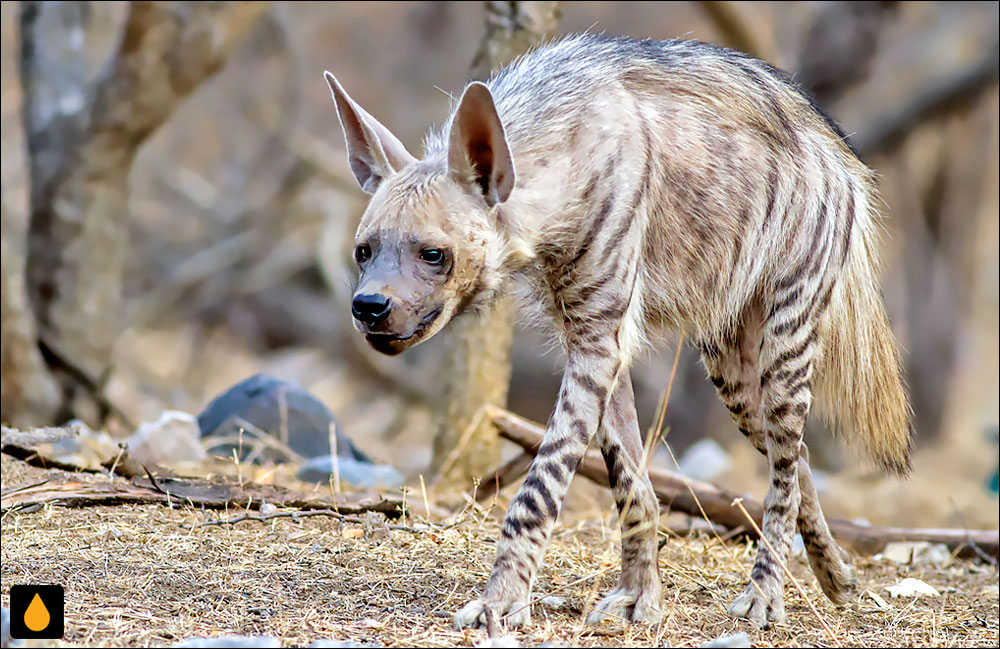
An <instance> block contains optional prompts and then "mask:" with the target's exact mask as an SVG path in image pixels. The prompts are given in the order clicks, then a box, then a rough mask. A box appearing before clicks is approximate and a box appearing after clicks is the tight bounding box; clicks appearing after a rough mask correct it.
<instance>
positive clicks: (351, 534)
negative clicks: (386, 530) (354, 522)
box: [340, 527, 365, 539]
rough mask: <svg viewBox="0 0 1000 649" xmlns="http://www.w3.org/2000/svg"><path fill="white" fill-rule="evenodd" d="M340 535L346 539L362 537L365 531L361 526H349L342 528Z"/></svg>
mask: <svg viewBox="0 0 1000 649" xmlns="http://www.w3.org/2000/svg"><path fill="white" fill-rule="evenodd" d="M340 535H341V536H342V537H344V538H345V539H361V538H364V536H365V531H364V530H363V529H361V528H360V527H348V528H345V529H343V530H341V532H340Z"/></svg>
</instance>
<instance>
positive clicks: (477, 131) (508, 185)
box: [448, 82, 514, 206]
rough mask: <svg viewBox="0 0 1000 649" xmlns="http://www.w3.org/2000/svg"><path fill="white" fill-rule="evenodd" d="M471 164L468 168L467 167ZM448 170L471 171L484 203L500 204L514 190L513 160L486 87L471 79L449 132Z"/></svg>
mask: <svg viewBox="0 0 1000 649" xmlns="http://www.w3.org/2000/svg"><path fill="white" fill-rule="evenodd" d="M470 164H471V169H470ZM448 169H449V170H450V171H451V172H452V173H454V174H456V175H457V176H459V177H462V178H468V177H469V174H470V173H471V175H472V177H473V178H474V179H475V182H476V183H477V185H478V187H479V189H480V190H481V191H482V193H483V196H484V197H485V198H486V203H487V204H488V205H490V206H493V205H496V204H497V203H502V202H504V201H505V200H507V198H508V197H509V196H510V192H511V190H513V189H514V161H513V160H512V159H511V157H510V148H509V147H508V146H507V136H506V135H505V134H504V131H503V125H502V124H501V123H500V116H499V115H497V109H496V106H495V105H494V104H493V95H491V94H490V90H489V88H487V87H486V86H485V85H483V84H481V83H479V82H473V83H471V84H469V86H468V87H467V88H466V89H465V92H464V93H462V98H461V99H460V100H459V102H458V108H457V109H456V111H455V116H454V117H453V118H452V121H451V132H450V133H449V134H448Z"/></svg>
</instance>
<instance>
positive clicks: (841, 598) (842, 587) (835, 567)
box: [809, 545, 858, 606]
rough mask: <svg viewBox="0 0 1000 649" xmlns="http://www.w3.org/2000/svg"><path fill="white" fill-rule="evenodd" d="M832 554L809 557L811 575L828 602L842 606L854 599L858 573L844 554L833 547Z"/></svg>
mask: <svg viewBox="0 0 1000 649" xmlns="http://www.w3.org/2000/svg"><path fill="white" fill-rule="evenodd" d="M831 549H832V550H833V552H827V553H824V554H821V555H817V556H813V555H810V556H809V563H810V565H811V566H812V570H813V574H815V575H816V579H817V580H818V581H819V587H820V588H822V589H823V592H824V593H826V596H827V597H829V598H830V601H831V602H833V603H834V604H836V605H837V606H843V605H844V604H847V603H848V602H850V601H851V600H853V599H854V597H855V595H856V593H857V590H858V573H857V571H856V570H855V569H854V565H853V564H852V563H851V559H850V557H849V556H848V555H847V553H846V552H844V551H843V550H841V549H840V548H839V547H837V546H836V545H834V546H833V547H832V548H831Z"/></svg>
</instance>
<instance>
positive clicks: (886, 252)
mask: <svg viewBox="0 0 1000 649" xmlns="http://www.w3.org/2000/svg"><path fill="white" fill-rule="evenodd" d="M484 4H488V3H481V2H393V3H382V2H356V3H355V2H344V3H312V2H282V3H275V4H273V5H265V4H259V5H258V4H253V5H248V4H243V3H232V4H226V3H219V4H216V3H149V4H141V3H137V6H135V7H133V6H131V5H130V3H126V2H101V3H79V2H73V3H50V6H49V7H48V8H47V9H45V10H42V9H41V8H40V7H39V6H38V5H37V4H35V3H17V2H4V3H3V5H2V9H0V19H2V25H0V33H2V45H0V71H2V101H0V112H2V128H0V141H2V142H0V143H2V162H0V186H2V207H3V241H2V243H3V246H2V248H3V252H2V262H3V278H4V280H3V281H4V283H3V291H4V299H3V309H4V310H3V314H2V317H3V319H2V325H3V329H4V331H3V344H4V349H3V367H2V370H3V387H4V394H3V417H2V418H3V420H4V421H5V423H13V424H17V425H19V426H28V425H44V424H61V423H63V422H65V421H66V420H68V419H70V418H72V417H78V418H81V419H83V420H84V421H87V423H89V424H90V425H91V426H95V427H98V426H100V427H104V428H105V429H106V430H108V431H109V432H111V433H112V434H113V435H119V436H124V435H127V434H130V433H131V432H132V430H133V429H134V428H135V427H136V426H137V425H138V424H139V423H141V422H145V421H151V420H154V419H156V418H157V417H158V416H159V415H160V413H162V412H163V411H164V410H167V409H176V410H181V411H186V412H189V413H193V414H194V413H198V412H199V411H201V410H202V409H203V408H204V407H205V406H206V404H207V403H208V402H209V401H210V400H211V399H212V398H213V397H215V396H216V395H218V394H219V393H220V392H222V391H224V390H225V389H226V388H228V387H229V386H231V385H232V384H234V383H236V382H237V381H240V380H242V379H244V378H246V377H248V376H251V375H253V374H257V373H268V374H271V375H274V376H277V377H280V378H282V379H287V380H290V381H294V382H296V383H298V384H300V385H302V386H303V387H305V388H306V389H308V390H309V391H310V392H311V393H312V394H314V395H316V396H317V397H318V398H319V399H320V400H321V401H322V402H323V403H325V404H326V405H327V406H328V407H329V409H330V410H331V411H332V412H333V413H334V414H335V416H336V417H337V419H338V421H339V427H340V430H341V431H343V432H344V433H346V434H347V436H348V437H350V438H351V439H352V440H353V441H354V443H355V444H356V445H357V446H358V447H359V448H360V449H362V450H363V451H364V452H365V453H367V454H368V455H370V456H373V457H375V458H377V459H378V460H379V461H381V462H385V463H389V464H392V465H394V466H395V467H397V468H398V469H399V470H400V471H402V472H403V473H404V474H405V475H407V476H409V477H413V476H416V475H417V474H421V473H427V474H428V475H430V474H431V473H432V471H431V467H433V466H435V465H439V464H440V458H438V459H437V460H435V458H434V457H432V456H433V455H434V450H433V449H434V444H433V438H434V437H435V435H436V434H437V433H436V432H435V430H436V429H437V428H438V427H439V426H440V425H441V424H440V421H439V419H440V418H439V416H438V415H439V412H438V411H439V410H440V409H441V408H442V407H443V406H442V403H443V399H445V393H446V389H447V385H448V383H449V381H450V380H451V379H449V375H450V373H451V372H452V363H451V362H450V357H449V350H450V349H452V348H453V347H454V345H455V334H454V333H452V334H450V335H449V334H448V333H446V334H445V335H442V336H439V337H438V338H436V339H435V340H433V341H431V342H429V343H427V344H426V345H423V346H421V347H419V348H417V349H415V350H413V351H412V352H410V353H408V354H405V355H404V356H403V357H400V358H386V357H381V356H378V355H377V354H375V353H374V352H372V351H370V350H369V349H367V348H366V346H365V343H364V341H363V339H362V338H361V337H360V336H358V335H356V334H355V332H354V330H353V328H352V326H351V315H350V307H349V295H350V293H351V287H352V282H353V279H354V273H355V271H354V263H353V261H352V257H351V251H352V247H353V233H354V229H355V227H356V225H357V221H358V218H359V216H360V214H361V212H362V210H363V209H364V206H365V203H366V196H365V195H364V194H363V193H362V192H361V190H360V189H359V188H358V187H357V185H356V183H355V181H354V179H353V177H352V176H351V173H350V170H349V168H348V165H347V157H346V154H345V149H344V141H343V137H342V133H341V129H340V125H339V122H338V120H337V116H336V111H335V109H334V106H333V103H332V101H331V100H330V95H329V91H328V89H327V87H326V84H325V83H324V81H323V78H322V72H323V71H324V70H330V71H332V72H333V73H335V74H336V75H337V76H338V78H339V79H340V81H341V82H342V84H343V85H344V87H345V88H346V89H347V90H348V92H350V93H351V94H352V96H353V97H354V98H355V99H356V100H357V101H358V102H359V103H361V104H362V105H363V106H364V107H365V108H366V109H367V110H368V111H369V112H370V113H372V114H373V115H374V116H375V117H376V118H377V119H379V120H380V121H381V122H382V123H384V124H385V125H387V126H388V127H389V128H390V129H392V130H393V131H394V132H395V133H396V135H397V136H398V137H399V138H400V139H401V140H402V141H403V142H404V143H405V144H406V146H407V148H408V149H410V151H412V152H414V153H417V152H419V151H420V150H421V139H422V137H423V135H424V133H425V132H426V131H427V129H428V128H429V127H430V126H431V125H434V124H438V123H440V122H441V120H442V119H443V118H444V117H445V115H446V114H447V111H448V109H449V103H450V101H451V99H450V96H449V95H457V94H458V93H460V91H461V89H462V88H463V86H464V84H465V82H466V81H467V80H468V79H469V78H470V74H471V73H470V70H471V66H472V63H473V60H474V59H475V58H476V54H477V52H478V51H479V50H480V47H481V44H482V42H483V37H484V33H485V32H486V29H487V27H486V16H487V15H488V13H487V10H486V9H485V8H484ZM494 4H518V3H494ZM525 4H526V3H525ZM550 4H558V5H559V6H558V14H559V15H558V16H557V17H555V18H554V20H555V22H554V23H552V24H554V25H555V28H554V29H553V30H550V31H551V33H552V34H554V35H558V34H564V33H570V32H576V31H581V30H587V29H589V30H592V31H604V32H608V33H610V34H621V35H629V36H634V37H649V38H656V39H669V38H693V39H698V40H703V41H709V42H714V43H719V44H723V45H728V46H732V47H737V48H739V49H743V50H745V51H748V52H751V53H752V54H754V55H757V56H760V57H762V58H765V59H766V60H768V61H770V62H771V63H773V64H775V65H777V66H779V67H782V68H784V69H786V70H788V71H790V72H791V73H793V74H794V77H795V79H796V80H797V81H798V82H799V83H800V84H802V85H803V86H804V87H806V88H807V89H809V90H811V91H812V92H813V93H814V94H815V96H816V98H817V100H818V103H819V104H820V105H821V106H822V107H823V108H824V109H825V110H826V111H827V112H828V113H830V114H831V115H832V116H834V117H835V118H836V119H837V120H838V121H839V122H840V123H841V124H842V125H843V127H844V130H845V131H846V132H847V133H849V134H851V135H852V138H853V140H854V142H855V144H856V146H857V148H858V149H859V151H860V152H861V155H862V157H863V158H864V159H865V160H866V162H868V164H869V165H871V166H872V167H873V168H874V169H875V170H876V171H877V172H878V174H879V175H880V177H881V192H882V198H883V200H884V202H885V205H884V213H885V215H886V219H885V230H886V234H885V237H884V238H883V241H882V258H883V261H884V267H885V269H884V275H883V291H884V296H885V301H886V304H887V307H888V310H889V313H890V317H891V319H892V322H893V328H894V330H895V332H896V335H897V336H898V339H899V341H900V343H901V345H902V347H903V348H904V350H905V357H906V373H907V380H908V382H909V385H910V388H911V393H912V401H913V407H914V411H915V421H916V431H917V436H918V442H917V444H918V445H917V454H916V459H915V466H916V470H915V473H914V476H913V478H912V479H911V480H909V481H905V482H904V481H899V480H888V479H882V478H879V477H877V476H875V475H874V474H873V473H871V472H870V471H869V470H868V469H867V468H866V467H865V466H864V465H863V464H859V463H858V462H856V461H854V460H853V458H851V457H850V456H849V455H848V454H846V453H845V452H844V451H843V450H842V449H841V447H840V446H839V444H838V443H837V442H836V441H833V440H832V439H831V437H830V436H829V434H828V433H827V432H826V431H825V430H824V428H823V426H822V424H821V422H811V423H810V426H809V430H808V432H807V440H808V441H809V443H810V446H811V448H812V449H813V450H812V455H813V462H814V464H815V465H817V466H818V467H819V468H820V469H821V470H822V471H823V475H824V483H823V484H824V486H823V489H824V499H825V501H829V503H830V504H829V505H827V508H828V510H829V511H830V512H832V513H836V514H840V515H845V516H865V517H867V518H869V519H870V520H872V521H877V522H887V523H897V524H898V523H906V524H910V525H916V524H922V525H935V526H945V525H963V526H985V527H993V528H995V527H996V526H997V519H998V516H1000V515H998V511H997V504H996V499H995V496H993V495H992V494H991V493H990V488H989V487H990V485H989V481H990V479H991V476H992V475H993V474H994V472H995V471H996V465H997V458H998V450H997V443H996V433H995V430H996V425H997V421H998V355H1000V349H998V298H1000V293H998V289H1000V282H998V210H1000V204H998V148H1000V140H998V119H1000V115H998V94H997V58H998V54H997V37H998V5H997V3H995V2H983V3H975V2H921V3H897V2H852V3H828V2H774V3H743V2H719V3H699V2H673V3H649V2H562V3H550ZM32 12H34V13H32ZM22 25H27V26H28V27H30V30H29V31H27V32H26V31H25V29H24V28H22ZM512 340H513V342H512V347H511V351H510V356H511V359H512V365H511V367H512V369H511V380H510V389H509V394H508V395H507V403H508V406H509V408H510V409H511V410H513V411H514V412H516V413H519V414H521V415H523V416H525V417H529V418H531V419H534V420H536V421H545V419H546V418H547V416H548V413H549V411H550V409H551V407H552V405H553V403H554V399H555V395H556V392H557V387H558V382H559V378H560V368H561V364H562V358H561V356H560V354H559V352H558V350H557V349H555V348H554V347H553V346H552V345H551V344H550V343H549V341H548V338H547V337H546V336H545V334H544V332H537V331H525V330H522V329H520V328H518V329H517V330H516V332H515V334H514V335H513V337H512ZM675 348H676V340H674V341H673V342H670V341H668V344H667V345H666V346H664V347H663V348H662V349H660V350H657V351H655V352H651V353H650V354H648V355H647V356H646V357H644V358H643V359H642V361H641V362H640V363H639V364H638V365H637V367H636V368H635V370H634V371H633V373H632V376H633V381H634V384H635V389H636V394H637V401H638V405H639V410H640V419H641V422H642V425H643V427H648V426H650V425H651V424H652V422H653V421H654V420H655V418H656V416H657V410H658V402H659V400H660V398H661V395H662V394H663V392H664V390H665V389H666V387H667V385H668V382H669V380H670V376H671V367H672V363H673V359H674V350H675ZM505 385H506V383H505ZM501 392H503V390H501ZM663 428H664V430H665V431H666V432H667V435H668V437H667V439H668V441H669V443H670V445H671V447H672V449H673V450H674V452H675V453H676V454H677V455H678V456H681V455H682V454H683V453H684V451H685V450H686V449H687V448H688V447H689V446H691V445H692V444H693V443H695V442H698V441H699V440H702V439H712V440H715V441H717V442H718V444H719V445H721V448H722V449H724V456H723V459H724V462H723V463H722V466H721V467H720V469H719V471H716V472H714V473H713V475H712V476H710V477H711V479H714V480H716V481H718V482H720V483H723V484H726V485H727V486H729V487H730V488H733V489H745V490H748V491H752V492H754V493H756V495H757V496H758V497H762V496H763V489H764V485H766V482H765V481H764V480H765V478H764V476H765V474H764V470H765V467H764V463H763V462H762V461H761V460H760V459H759V457H758V456H757V454H756V452H754V451H752V450H751V449H750V448H749V446H748V445H746V444H745V442H744V441H743V440H742V438H741V436H740V435H737V434H736V430H735V427H734V426H733V424H732V423H731V421H730V420H729V417H728V414H727V413H726V411H725V409H724V408H723V407H722V406H721V404H720V403H719V402H718V400H717V398H716V397H715V394H714V389H713V388H712V386H711V385H710V384H709V383H708V382H707V380H706V379H705V373H704V370H703V369H702V368H701V366H700V364H698V362H697V355H696V353H694V351H693V350H692V349H691V348H690V347H689V346H682V349H681V353H680V356H679V362H678V369H677V372H676V376H675V379H674V383H673V388H672V392H671V396H670V401H669V406H668V407H667V409H666V414H665V425H664V427H663ZM454 433H455V431H452V434H454ZM491 453H492V454H493V455H494V456H495V457H493V456H491V457H489V458H487V460H489V461H487V462H486V464H488V465H495V464H497V463H499V462H500V460H501V455H502V456H504V457H506V456H507V455H508V454H509V453H510V451H509V449H505V448H495V450H494V451H492V452H491ZM713 457H714V456H713ZM654 461H656V462H662V463H664V466H672V462H671V461H670V460H669V458H668V457H666V456H664V454H661V455H659V456H658V457H657V458H655V459H654ZM727 462H728V464H727Z"/></svg>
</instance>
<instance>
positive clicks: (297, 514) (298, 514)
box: [182, 509, 432, 532]
mask: <svg viewBox="0 0 1000 649" xmlns="http://www.w3.org/2000/svg"><path fill="white" fill-rule="evenodd" d="M310 516H326V517H329V518H336V519H337V520H340V521H343V522H345V523H358V524H360V525H364V524H365V523H368V522H370V521H367V520H365V519H364V518H360V517H358V516H346V515H344V514H343V513H341V512H339V511H337V510H334V509H313V510H309V511H298V510H295V511H290V512H274V513H273V514H266V515H262V516H254V515H253V514H243V515H242V516H236V517H235V518H228V519H220V520H213V521H204V522H203V523H198V524H196V525H183V526H182V527H185V528H187V529H192V530H193V529H196V528H199V527H213V526H218V525H236V524H237V523H242V522H243V521H257V522H262V521H269V520H272V519H275V518H291V519H292V520H298V519H300V518H309V517H310ZM387 527H388V528H389V529H390V530H403V531H406V532H420V531H421V530H419V529H417V528H415V527H410V526H409V525H388V526H387ZM427 529H428V531H431V529H432V528H427Z"/></svg>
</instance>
